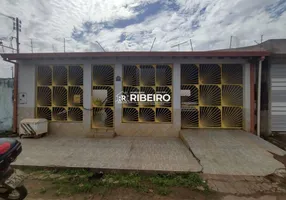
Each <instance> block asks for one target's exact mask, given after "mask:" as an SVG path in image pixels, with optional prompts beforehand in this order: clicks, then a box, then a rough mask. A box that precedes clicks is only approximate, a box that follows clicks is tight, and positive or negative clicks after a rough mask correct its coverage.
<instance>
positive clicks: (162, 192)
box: [157, 187, 171, 196]
mask: <svg viewBox="0 0 286 200" xmlns="http://www.w3.org/2000/svg"><path fill="white" fill-rule="evenodd" d="M157 192H158V194H159V195H162V196H166V195H168V194H170V193H171V191H170V190H169V188H167V187H158V188H157Z"/></svg>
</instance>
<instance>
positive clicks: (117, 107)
mask: <svg viewBox="0 0 286 200" xmlns="http://www.w3.org/2000/svg"><path fill="white" fill-rule="evenodd" d="M116 77H120V81H116ZM122 78H123V77H122V64H115V69H114V99H115V101H114V130H115V133H118V132H117V131H116V130H117V129H118V128H119V127H120V124H121V121H122V119H121V118H122V104H120V103H117V102H116V95H117V94H119V93H120V92H122V91H123V88H122V81H123V80H122Z"/></svg>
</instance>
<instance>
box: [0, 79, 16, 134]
mask: <svg viewBox="0 0 286 200" xmlns="http://www.w3.org/2000/svg"><path fill="white" fill-rule="evenodd" d="M12 98H13V79H12V78H0V133H1V132H5V131H10V130H11V129H12V121H13V99H12Z"/></svg>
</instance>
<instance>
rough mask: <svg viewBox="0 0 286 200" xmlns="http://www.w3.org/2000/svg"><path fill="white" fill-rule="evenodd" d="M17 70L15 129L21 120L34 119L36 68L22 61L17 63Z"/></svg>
mask: <svg viewBox="0 0 286 200" xmlns="http://www.w3.org/2000/svg"><path fill="white" fill-rule="evenodd" d="M18 69H19V79H18V113H17V115H18V118H17V127H19V124H20V122H21V120H23V119H25V118H34V117H36V116H35V111H36V110H35V109H36V66H35V64H32V63H29V62H26V61H22V62H20V63H19V68H18Z"/></svg>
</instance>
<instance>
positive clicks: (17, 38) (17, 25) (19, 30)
mask: <svg viewBox="0 0 286 200" xmlns="http://www.w3.org/2000/svg"><path fill="white" fill-rule="evenodd" d="M21 23H22V22H21V20H19V18H18V17H16V27H15V28H16V43H17V54H18V53H20V41H19V32H21ZM14 30H15V29H14Z"/></svg>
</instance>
